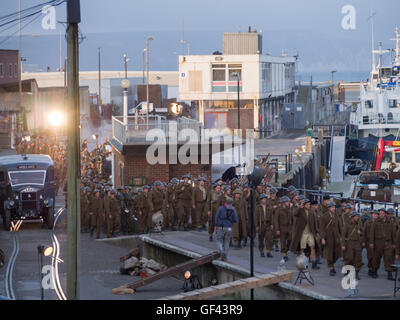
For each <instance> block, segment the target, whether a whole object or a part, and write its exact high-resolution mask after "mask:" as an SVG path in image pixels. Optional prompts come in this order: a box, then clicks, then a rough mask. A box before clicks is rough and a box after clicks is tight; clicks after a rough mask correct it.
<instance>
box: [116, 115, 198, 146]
mask: <svg viewBox="0 0 400 320" xmlns="http://www.w3.org/2000/svg"><path fill="white" fill-rule="evenodd" d="M202 128H203V125H202V123H200V122H198V121H196V120H193V119H189V118H186V117H181V118H178V119H177V120H167V119H166V118H165V117H162V116H158V115H152V116H149V117H148V119H146V117H145V116H131V117H126V120H125V121H124V117H122V116H119V117H113V118H112V133H113V138H114V139H116V140H117V141H119V142H120V143H121V144H148V143H153V142H154V141H155V139H154V137H155V136H156V137H157V141H158V142H168V141H170V140H171V139H172V138H177V136H176V135H177V134H178V135H179V134H183V132H182V130H184V129H190V130H186V132H185V137H186V139H187V137H188V136H189V137H190V139H194V138H197V139H199V140H200V139H201V132H202ZM150 131H153V132H151V135H150V134H149V133H150ZM182 139H183V140H186V139H185V138H184V137H183V138H182Z"/></svg>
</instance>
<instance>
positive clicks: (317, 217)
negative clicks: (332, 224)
mask: <svg viewBox="0 0 400 320" xmlns="http://www.w3.org/2000/svg"><path fill="white" fill-rule="evenodd" d="M311 210H312V212H313V214H314V216H315V221H316V227H317V234H316V236H315V255H316V258H317V264H321V262H320V258H321V255H322V248H323V247H322V244H321V236H320V232H319V230H320V220H321V216H322V213H321V210H320V208H319V205H318V201H316V200H313V201H311Z"/></svg>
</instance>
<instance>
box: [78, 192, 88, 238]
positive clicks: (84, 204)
mask: <svg viewBox="0 0 400 320" xmlns="http://www.w3.org/2000/svg"><path fill="white" fill-rule="evenodd" d="M89 191H90V189H89V188H87V187H83V188H82V192H81V199H80V201H81V232H88V230H89V222H90V221H89V214H88V207H89Z"/></svg>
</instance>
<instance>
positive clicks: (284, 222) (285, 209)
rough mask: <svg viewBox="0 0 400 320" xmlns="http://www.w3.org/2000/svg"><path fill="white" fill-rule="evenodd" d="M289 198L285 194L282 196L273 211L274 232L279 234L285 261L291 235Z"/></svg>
mask: <svg viewBox="0 0 400 320" xmlns="http://www.w3.org/2000/svg"><path fill="white" fill-rule="evenodd" d="M289 203H290V199H289V197H287V196H283V197H282V198H281V200H280V204H281V205H280V207H279V208H278V209H277V210H276V211H275V223H274V227H275V230H276V234H277V235H278V236H280V242H281V254H282V257H283V259H284V260H285V261H287V260H288V259H289V258H288V257H287V252H288V250H289V245H290V240H291V235H292V215H291V210H290V204H289Z"/></svg>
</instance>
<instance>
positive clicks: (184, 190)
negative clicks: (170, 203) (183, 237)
mask: <svg viewBox="0 0 400 320" xmlns="http://www.w3.org/2000/svg"><path fill="white" fill-rule="evenodd" d="M182 179H183V182H182V183H181V184H179V185H178V188H177V195H178V226H179V227H180V228H181V230H185V231H188V230H189V229H188V226H189V224H188V223H189V217H190V213H191V207H192V185H191V184H190V183H189V179H190V174H186V175H184V176H183V177H182Z"/></svg>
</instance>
